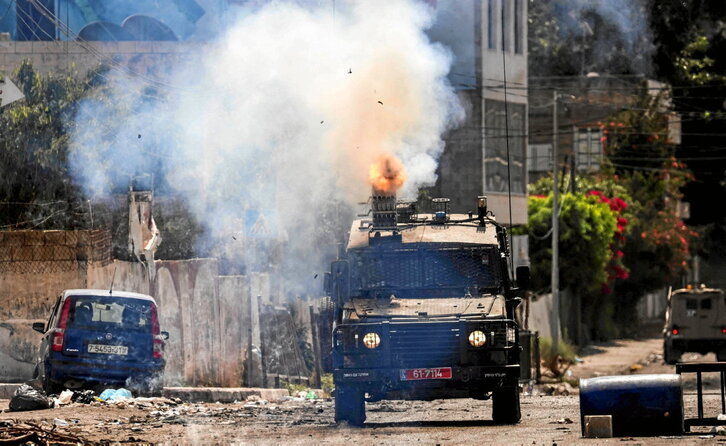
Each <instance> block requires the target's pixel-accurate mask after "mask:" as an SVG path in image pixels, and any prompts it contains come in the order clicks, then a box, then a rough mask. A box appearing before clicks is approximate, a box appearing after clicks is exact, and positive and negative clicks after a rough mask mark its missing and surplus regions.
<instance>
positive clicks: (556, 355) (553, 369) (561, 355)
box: [539, 336, 577, 379]
mask: <svg viewBox="0 0 726 446" xmlns="http://www.w3.org/2000/svg"><path fill="white" fill-rule="evenodd" d="M539 352H540V358H541V360H542V364H543V365H544V366H545V368H546V369H547V370H548V371H549V373H550V374H551V375H552V376H553V377H554V378H557V379H562V378H563V377H564V376H565V373H566V372H567V369H569V368H570V366H571V365H572V364H574V362H575V357H576V356H577V354H576V353H575V347H574V346H573V345H572V344H570V343H569V342H567V341H565V340H564V339H560V341H559V342H558V343H557V346H556V347H554V346H553V345H552V338H549V337H547V336H543V337H541V338H539Z"/></svg>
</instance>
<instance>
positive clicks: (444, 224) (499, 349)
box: [326, 195, 529, 425]
mask: <svg viewBox="0 0 726 446" xmlns="http://www.w3.org/2000/svg"><path fill="white" fill-rule="evenodd" d="M371 205H372V206H371V208H372V209H371V213H369V214H368V216H371V217H372V218H369V219H368V218H364V219H361V220H356V221H354V222H353V225H352V227H351V229H350V236H349V239H348V245H347V248H346V250H345V255H344V256H343V258H341V259H339V260H337V261H335V262H333V263H332V267H331V271H330V273H328V274H327V277H326V283H327V285H326V286H327V288H328V290H329V294H330V297H331V309H332V311H331V312H330V313H329V314H330V317H331V318H332V355H331V356H332V368H333V378H334V382H335V419H336V421H337V422H342V421H345V422H347V423H349V424H351V425H361V424H363V423H364V421H365V402H366V401H379V400H384V399H408V400H431V399H439V398H476V399H489V398H491V399H492V400H493V418H494V421H496V422H500V423H516V422H518V421H519V420H520V418H521V414H520V406H519V387H518V378H519V376H520V366H519V357H520V344H519V327H518V325H517V323H516V322H515V319H514V310H515V308H516V307H517V305H518V304H519V303H520V301H521V299H520V297H518V296H517V294H518V289H517V288H515V286H514V284H513V283H512V281H511V280H510V277H511V275H510V262H509V256H510V252H509V245H508V241H507V234H506V230H505V228H504V227H503V226H501V225H500V224H499V223H497V222H496V221H495V219H494V217H493V215H492V214H491V212H488V210H487V203H486V197H479V199H478V202H477V215H473V214H472V213H469V214H451V213H450V212H449V201H448V200H447V199H434V200H433V202H432V205H433V210H432V212H430V213H428V214H425V215H423V214H421V215H419V214H418V213H417V211H416V209H415V206H414V204H412V203H402V202H397V201H396V198H395V196H386V195H380V196H374V197H373V198H372V199H371ZM371 214H372V215H371ZM517 278H518V280H519V286H520V288H524V287H526V286H527V283H528V281H529V268H528V267H519V268H517Z"/></svg>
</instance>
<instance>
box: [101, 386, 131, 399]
mask: <svg viewBox="0 0 726 446" xmlns="http://www.w3.org/2000/svg"><path fill="white" fill-rule="evenodd" d="M133 397H134V396H133V395H132V394H131V391H129V390H128V389H124V388H120V389H106V390H104V391H103V392H101V394H100V395H98V398H99V399H100V400H101V401H119V400H128V399H132V398H133Z"/></svg>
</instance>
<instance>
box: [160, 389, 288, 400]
mask: <svg viewBox="0 0 726 446" xmlns="http://www.w3.org/2000/svg"><path fill="white" fill-rule="evenodd" d="M162 395H163V396H165V397H167V398H179V399H181V400H182V401H190V402H195V403H216V402H220V403H232V402H234V401H244V400H245V399H247V398H248V397H250V396H257V397H259V398H260V399H263V400H267V401H278V400H281V399H282V398H284V397H286V396H288V395H289V392H288V391H287V389H264V388H260V387H164V390H163V391H162Z"/></svg>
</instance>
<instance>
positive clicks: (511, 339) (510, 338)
mask: <svg viewBox="0 0 726 446" xmlns="http://www.w3.org/2000/svg"><path fill="white" fill-rule="evenodd" d="M515 342H517V331H516V330H515V329H514V327H507V343H508V344H514V343H515Z"/></svg>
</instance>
